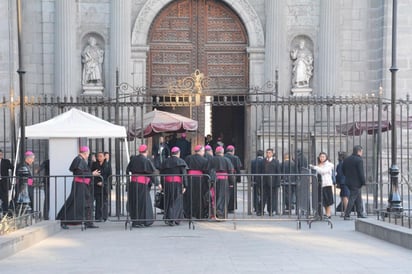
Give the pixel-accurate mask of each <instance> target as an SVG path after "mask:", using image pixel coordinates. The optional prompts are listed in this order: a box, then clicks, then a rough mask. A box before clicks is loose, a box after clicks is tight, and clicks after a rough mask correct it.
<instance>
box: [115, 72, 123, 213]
mask: <svg viewBox="0 0 412 274" xmlns="http://www.w3.org/2000/svg"><path fill="white" fill-rule="evenodd" d="M119 89H120V86H119V69H116V105H115V114H114V116H115V118H114V119H115V122H116V125H118V124H119V122H120V117H119V116H120V115H119V91H120V90H119ZM114 142H115V143H114V154H115V172H116V173H115V174H116V216H117V217H118V218H120V212H121V210H120V206H121V200H120V199H121V195H120V194H121V193H120V190H121V188H120V182H121V181H120V178H119V175H120V142H119V139H118V138H116V139H115V141H114Z"/></svg>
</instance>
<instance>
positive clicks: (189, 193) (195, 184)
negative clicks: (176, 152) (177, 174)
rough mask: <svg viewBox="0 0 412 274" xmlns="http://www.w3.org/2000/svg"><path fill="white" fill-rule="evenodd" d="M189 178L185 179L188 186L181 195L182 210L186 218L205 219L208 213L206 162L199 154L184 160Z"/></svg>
mask: <svg viewBox="0 0 412 274" xmlns="http://www.w3.org/2000/svg"><path fill="white" fill-rule="evenodd" d="M185 161H186V163H187V165H188V167H189V171H188V174H189V175H190V176H188V177H187V182H188V186H187V189H186V192H185V193H184V195H183V208H184V212H185V216H186V217H187V218H191V217H195V218H197V219H201V218H207V217H208V213H209V208H208V206H209V201H208V197H209V196H208V193H209V185H208V180H207V176H204V175H202V174H205V173H207V162H208V160H207V159H206V158H205V157H203V156H200V155H199V154H194V155H189V156H187V157H186V159H185Z"/></svg>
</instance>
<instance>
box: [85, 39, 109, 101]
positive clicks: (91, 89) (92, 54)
mask: <svg viewBox="0 0 412 274" xmlns="http://www.w3.org/2000/svg"><path fill="white" fill-rule="evenodd" d="M103 60H104V51H103V49H102V48H100V47H99V46H98V45H97V40H96V38H94V37H93V36H91V37H89V39H88V45H87V46H86V47H85V48H84V50H83V52H82V64H83V71H82V85H83V90H84V93H85V94H87V93H88V94H93V93H95V92H98V94H100V93H101V92H102V91H103V81H102V72H103V70H102V65H103Z"/></svg>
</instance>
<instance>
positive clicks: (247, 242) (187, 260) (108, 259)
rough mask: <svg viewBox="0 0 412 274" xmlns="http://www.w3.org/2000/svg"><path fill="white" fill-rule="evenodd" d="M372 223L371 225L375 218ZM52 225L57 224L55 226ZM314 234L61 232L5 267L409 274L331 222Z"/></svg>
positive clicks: (257, 230) (386, 246)
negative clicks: (331, 225) (331, 226)
mask: <svg viewBox="0 0 412 274" xmlns="http://www.w3.org/2000/svg"><path fill="white" fill-rule="evenodd" d="M371 218H373V217H371ZM50 223H52V222H50ZM333 223H334V225H333V229H331V228H330V226H328V224H327V223H325V222H315V223H313V224H312V226H311V228H309V226H308V225H307V224H306V222H303V223H302V226H301V229H300V230H298V229H297V225H296V222H293V221H288V222H273V221H256V220H248V221H239V222H237V223H236V229H234V227H235V226H234V223H233V222H232V221H226V222H196V223H195V229H194V230H193V229H189V228H188V224H187V222H185V223H183V224H182V225H180V226H175V227H169V226H166V225H165V224H164V223H163V222H156V223H155V224H154V225H153V226H152V227H149V228H135V229H133V230H125V229H124V223H123V222H122V223H119V222H114V221H111V222H106V223H100V224H99V226H100V228H98V229H88V230H85V231H81V229H80V227H72V228H70V229H69V230H62V231H60V232H58V233H57V234H55V235H54V236H52V237H49V238H47V239H46V240H43V241H41V242H40V243H38V244H36V245H34V246H32V247H30V248H28V249H26V250H23V251H21V252H19V253H17V254H15V255H13V256H10V257H7V258H5V259H3V260H1V262H0V263H1V267H0V272H1V273H3V274H5V273H13V274H15V273H259V274H261V273H262V274H263V273H322V272H328V273H351V274H354V273H410V272H411V261H412V251H411V250H408V249H405V248H402V247H399V246H396V245H393V244H390V243H387V242H385V241H382V240H379V239H375V238H373V237H370V236H367V235H365V234H362V233H359V232H356V231H355V228H354V221H343V220H342V218H340V217H335V216H334V217H333Z"/></svg>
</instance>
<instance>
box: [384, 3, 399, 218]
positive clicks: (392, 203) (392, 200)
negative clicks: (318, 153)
mask: <svg viewBox="0 0 412 274" xmlns="http://www.w3.org/2000/svg"><path fill="white" fill-rule="evenodd" d="M392 4H393V5H392V66H391V68H390V69H389V71H390V72H391V111H392V113H391V123H392V134H391V137H392V165H391V167H390V170H389V173H390V176H391V186H390V192H389V199H388V201H389V207H388V208H387V210H388V212H402V211H403V208H402V201H401V196H400V194H399V184H398V176H399V167H398V165H397V139H396V72H397V71H398V67H397V65H396V40H397V9H398V1H397V0H393V2H392Z"/></svg>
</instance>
